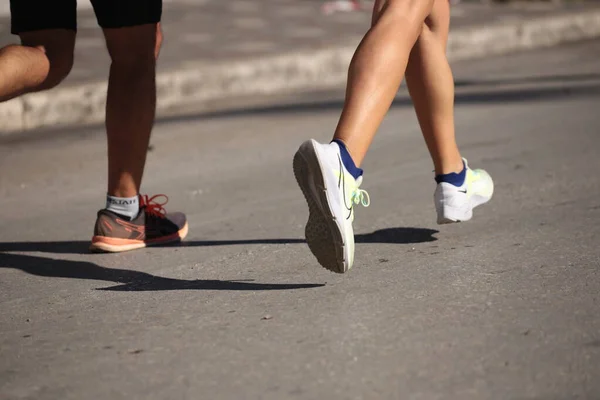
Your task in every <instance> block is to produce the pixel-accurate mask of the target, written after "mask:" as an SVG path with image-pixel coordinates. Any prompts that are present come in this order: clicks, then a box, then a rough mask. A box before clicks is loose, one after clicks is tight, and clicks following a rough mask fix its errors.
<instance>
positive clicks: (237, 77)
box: [0, 8, 600, 135]
mask: <svg viewBox="0 0 600 400" xmlns="http://www.w3.org/2000/svg"><path fill="white" fill-rule="evenodd" d="M599 36H600V8H597V9H592V10H588V11H585V12H577V13H569V14H563V15H559V16H552V17H541V18H536V19H532V20H529V21H514V22H512V21H511V22H505V23H504V24H502V25H497V24H496V25H488V26H478V27H472V28H467V29H462V30H455V31H452V32H451V34H450V39H449V43H448V57H449V58H450V60H451V61H457V60H464V59H470V58H476V57H484V56H490V55H497V54H503V53H507V52H511V51H517V50H528V49H534V48H540V47H548V46H553V45H556V44H559V43H564V42H570V41H577V40H583V39H590V38H595V37H599ZM354 50H355V46H354V45H353V46H341V47H334V48H329V49H325V50H318V51H304V52H296V53H291V54H285V55H278V56H273V57H269V58H262V59H250V60H244V61H237V62H227V63H217V64H214V63H213V64H203V63H198V64H197V65H196V66H194V67H189V66H188V67H186V69H183V70H178V71H169V72H164V73H160V74H159V75H158V77H157V85H158V98H159V101H158V109H157V112H158V115H159V116H161V115H176V114H177V113H178V111H179V110H181V109H182V108H183V109H184V110H185V111H186V112H190V111H194V112H203V111H206V110H209V109H210V107H211V106H210V105H211V103H212V102H216V101H221V102H222V101H226V100H227V99H228V98H231V99H235V98H238V97H242V96H260V95H273V94H282V93H287V92H293V91H300V90H310V89H317V88H318V89H324V88H334V87H340V86H342V85H344V84H345V82H346V74H347V68H348V64H349V62H350V59H351V57H352V54H353V53H354ZM105 101H106V83H105V82H101V83H87V84H84V85H81V86H77V87H63V88H60V87H59V88H57V89H55V90H52V91H49V92H42V93H34V94H31V95H27V96H23V97H21V98H18V99H14V100H11V101H9V102H6V103H3V104H0V135H11V134H18V133H19V132H23V131H27V130H30V129H34V128H42V127H57V126H73V125H89V124H97V123H101V122H102V121H103V120H104V105H105ZM190 105H192V106H193V107H190ZM190 108H193V109H192V110H191V109H190Z"/></svg>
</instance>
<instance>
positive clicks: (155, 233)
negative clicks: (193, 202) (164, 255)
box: [90, 194, 188, 253]
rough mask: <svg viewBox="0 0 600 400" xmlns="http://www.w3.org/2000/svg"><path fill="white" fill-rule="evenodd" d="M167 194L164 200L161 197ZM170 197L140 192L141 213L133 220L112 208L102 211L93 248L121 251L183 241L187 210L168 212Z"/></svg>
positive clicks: (93, 238)
mask: <svg viewBox="0 0 600 400" xmlns="http://www.w3.org/2000/svg"><path fill="white" fill-rule="evenodd" d="M161 198H164V202H162V203H161V202H158V201H157V199H161ZM168 201H169V198H168V197H167V196H165V195H164V194H159V195H156V196H152V197H150V198H148V196H147V195H143V196H142V195H141V196H140V213H139V214H138V216H137V217H136V218H135V219H133V220H131V221H130V220H129V219H128V218H124V217H122V216H120V215H118V214H115V213H113V212H112V211H108V210H100V211H98V219H97V220H96V225H95V227H94V236H93V237H92V244H91V246H90V250H91V251H100V252H109V253H118V252H122V251H129V250H135V249H141V248H143V247H147V246H153V245H161V244H167V243H175V242H179V241H181V240H182V239H184V238H185V237H186V236H187V233H188V223H187V219H186V217H185V214H183V213H180V212H176V213H167V212H166V211H165V209H164V207H163V206H164V205H165V204H167V202H168Z"/></svg>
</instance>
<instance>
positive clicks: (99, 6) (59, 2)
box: [10, 0, 162, 35]
mask: <svg viewBox="0 0 600 400" xmlns="http://www.w3.org/2000/svg"><path fill="white" fill-rule="evenodd" d="M91 2H92V5H93V6H94V11H95V13H96V18H97V20H98V24H99V25H100V26H101V27H102V28H124V27H130V26H138V25H145V24H155V23H157V22H160V17H161V15H162V0H91ZM10 11H11V23H12V29H11V31H12V33H13V34H16V35H18V34H19V33H22V32H30V31H39V30H42V29H70V30H74V31H76V30H77V0H10Z"/></svg>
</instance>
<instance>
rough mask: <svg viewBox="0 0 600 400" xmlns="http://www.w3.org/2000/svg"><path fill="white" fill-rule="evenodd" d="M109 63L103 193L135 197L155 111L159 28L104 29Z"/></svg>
mask: <svg viewBox="0 0 600 400" xmlns="http://www.w3.org/2000/svg"><path fill="white" fill-rule="evenodd" d="M104 34H105V37H106V43H107V46H108V50H109V53H110V56H111V58H112V64H111V67H110V77H109V81H108V97H107V104H106V130H107V135H108V194H110V195H111V196H116V197H134V196H137V195H138V193H139V189H140V184H141V181H142V175H143V172H144V166H145V164H146V153H147V150H148V142H149V140H150V132H151V130H152V126H153V125H154V117H155V111H156V81H155V78H156V57H158V52H159V49H160V44H161V39H162V36H161V34H160V26H159V25H157V24H147V25H141V26H136V27H128V28H118V29H105V30H104Z"/></svg>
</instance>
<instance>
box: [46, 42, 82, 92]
mask: <svg viewBox="0 0 600 400" xmlns="http://www.w3.org/2000/svg"><path fill="white" fill-rule="evenodd" d="M38 50H40V51H45V50H43V49H40V48H39V47H38ZM46 58H47V59H48V64H49V68H48V76H47V77H46V79H45V80H44V82H42V83H41V84H40V86H39V87H38V90H47V89H52V88H53V87H55V86H57V85H58V84H59V83H61V82H62V81H63V80H64V79H65V78H66V77H67V76H68V75H69V73H70V72H71V69H72V68H73V58H74V57H73V51H72V50H71V51H68V50H67V51H64V50H59V51H50V52H49V51H46Z"/></svg>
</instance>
